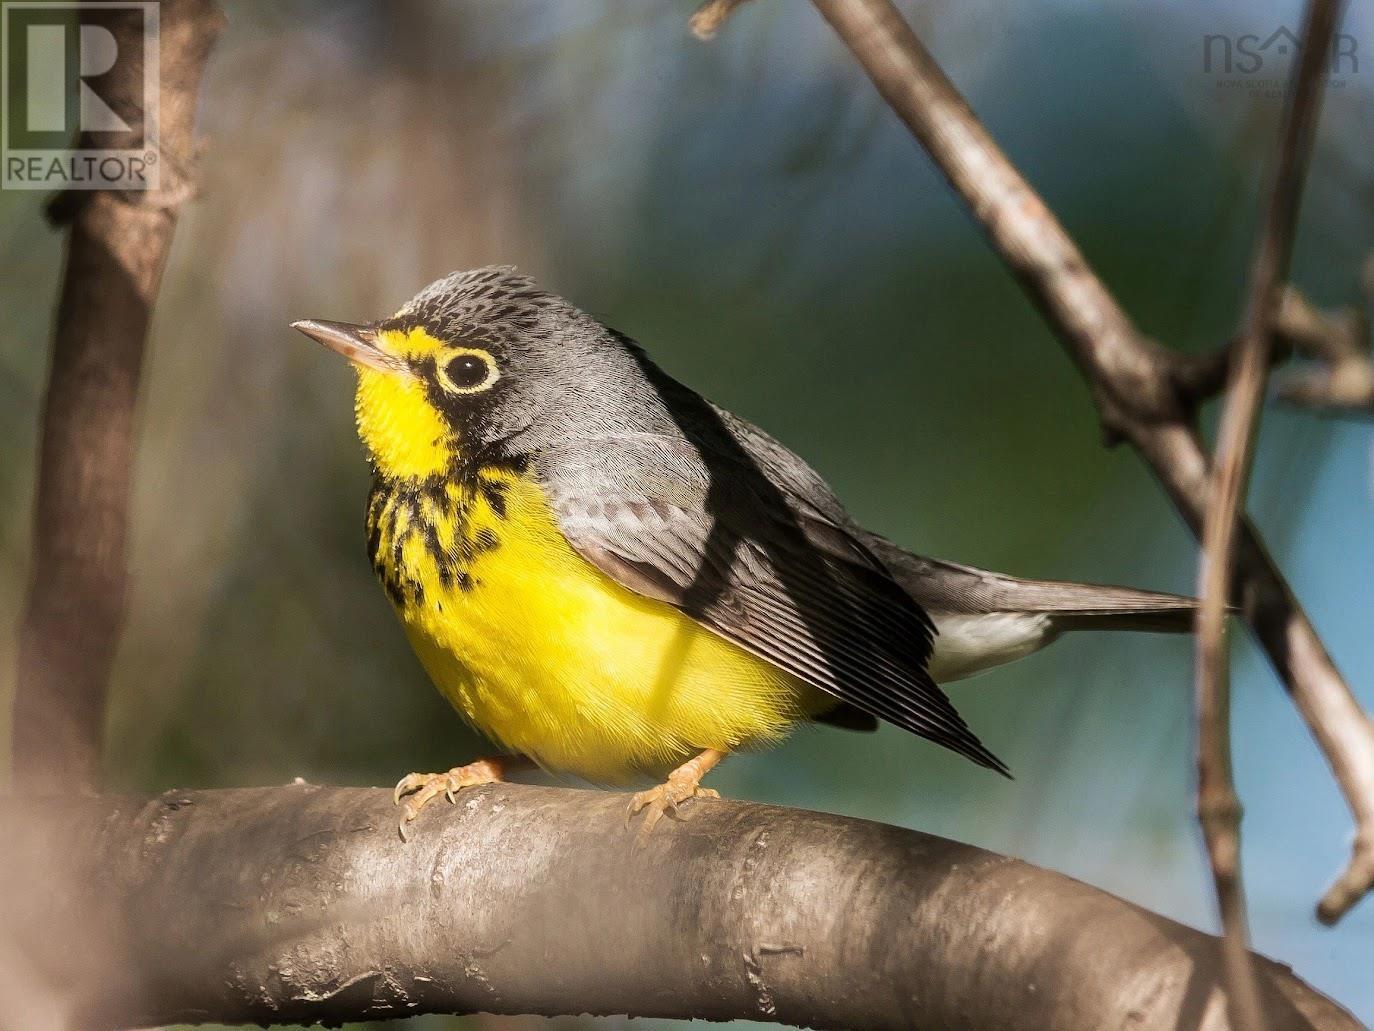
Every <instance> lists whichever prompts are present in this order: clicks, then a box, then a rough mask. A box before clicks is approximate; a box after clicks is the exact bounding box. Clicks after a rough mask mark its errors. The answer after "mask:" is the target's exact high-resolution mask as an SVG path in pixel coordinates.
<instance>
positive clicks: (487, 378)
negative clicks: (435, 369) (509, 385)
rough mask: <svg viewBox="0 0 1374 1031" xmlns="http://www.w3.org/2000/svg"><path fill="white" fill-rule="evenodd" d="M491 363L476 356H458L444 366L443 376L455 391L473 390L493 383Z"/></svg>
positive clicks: (493, 370) (493, 376)
mask: <svg viewBox="0 0 1374 1031" xmlns="http://www.w3.org/2000/svg"><path fill="white" fill-rule="evenodd" d="M495 371H496V370H495V369H493V368H492V366H491V363H490V362H489V361H488V360H487V359H486V358H483V357H482V356H481V355H476V354H460V355H459V356H458V357H457V358H454V359H452V360H450V361H449V363H448V364H447V365H445V366H444V375H445V376H446V377H448V381H449V382H450V383H451V384H453V386H454V388H455V389H457V390H475V389H477V388H478V387H484V386H490V385H491V383H493V382H495V379H496V377H495V375H493V374H494V372H495Z"/></svg>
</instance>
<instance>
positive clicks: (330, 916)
mask: <svg viewBox="0 0 1374 1031" xmlns="http://www.w3.org/2000/svg"><path fill="white" fill-rule="evenodd" d="M685 816H686V818H685V819H684V820H682V821H680V822H677V821H675V822H670V823H666V824H665V825H663V826H662V827H661V828H660V829H659V830H658V831H656V832H655V833H654V835H653V837H652V838H651V839H650V841H649V843H648V844H647V846H646V847H644V848H636V847H635V846H634V844H633V842H634V834H633V830H632V829H630V828H627V827H626V825H625V796H624V795H619V794H610V793H606V792H594V791H572V790H568V789H557V788H541V787H529V786H521V785H493V786H490V787H484V788H475V789H468V790H465V791H464V792H463V793H462V794H460V795H459V796H458V802H457V805H456V806H454V807H452V808H450V807H447V806H441V807H439V808H436V809H433V810H430V811H427V812H426V813H425V814H424V816H423V817H422V818H421V819H420V821H419V822H418V823H417V825H416V828H415V833H414V835H413V836H412V839H411V841H410V843H409V844H403V843H402V842H401V841H400V840H398V838H397V836H396V831H395V824H396V817H395V809H394V807H393V805H392V802H391V798H390V794H389V792H387V791H384V790H380V789H357V788H320V787H312V786H309V785H297V786H289V787H283V788H260V789H248V790H234V791H200V792H169V793H167V794H164V795H162V796H160V797H158V798H151V799H149V798H84V799H47V800H42V801H39V800H19V799H5V800H0V836H3V838H4V840H5V841H6V842H7V847H6V849H5V850H3V851H2V852H0V886H3V887H0V955H7V956H11V957H21V958H22V960H23V963H24V965H23V966H20V967H15V966H13V965H12V964H10V963H9V962H7V963H5V964H0V970H3V971H5V972H6V973H5V975H4V976H7V977H9V978H10V979H11V980H12V982H13V983H12V984H11V985H9V986H8V989H9V990H7V991H3V992H0V1025H4V1026H7V1027H8V1026H23V1027H25V1028H30V1029H33V1031H49V1029H55V1028H59V1027H68V1026H112V1025H113V1026H132V1025H145V1024H164V1023H175V1022H178V1021H209V1020H213V1021H218V1022H229V1023H237V1022H261V1023H264V1024H265V1023H278V1022H300V1023H312V1022H314V1021H324V1022H325V1023H334V1022H339V1021H344V1020H363V1019H374V1018H382V1017H394V1016H409V1015H413V1014H418V1013H427V1012H445V1013H448V1012H459V1013H466V1012H474V1011H489V1012H496V1013H543V1014H556V1013H577V1012H584V1011H585V1012H589V1013H598V1014H612V1013H632V1014H639V1015H655V1016H665V1017H705V1018H709V1019H717V1020H724V1019H732V1018H752V1019H763V1020H771V1021H781V1022H787V1023H795V1024H805V1025H810V1026H815V1027H841V1026H844V1027H866V1028H875V1029H877V1028H898V1027H917V1026H925V1027H1054V1028H1060V1029H1064V1031H1073V1029H1075V1028H1084V1029H1093V1031H1096V1029H1098V1028H1103V1027H1124V1026H1128V1025H1129V1026H1130V1027H1133V1028H1141V1029H1148V1028H1161V1029H1162V1028H1171V1029H1172V1028H1177V1027H1209V1028H1216V1027H1222V1026H1224V1025H1225V1008H1224V1001H1223V993H1222V991H1221V971H1220V967H1219V964H1218V963H1217V958H1216V957H1217V949H1216V941H1215V939H1213V938H1211V937H1210V936H1208V935H1204V934H1202V933H1200V932H1197V931H1193V930H1191V929H1189V928H1186V927H1183V926H1182V925H1180V924H1177V923H1174V922H1173V921H1170V920H1167V919H1165V918H1163V917H1160V916H1156V915H1154V914H1151V913H1148V912H1146V911H1144V910H1142V909H1140V908H1138V907H1136V906H1133V905H1130V904H1129V903H1126V902H1123V901H1122V900H1120V899H1118V898H1115V897H1113V896H1111V895H1108V894H1106V893H1105V892H1102V891H1099V890H1097V889H1095V888H1091V887H1089V886H1087V885H1085V884H1082V883H1080V882H1078V881H1074V880H1072V879H1070V878H1067V877H1064V876H1061V875H1059V874H1054V873H1051V872H1048V871H1045V870H1041V869H1038V868H1036V867H1033V866H1029V865H1027V864H1025V863H1021V862H1019V861H1017V860H1014V859H1008V858H1005V857H1003V856H998V855H994V854H992V853H989V852H985V851H983V850H981V849H978V848H974V847H973V846H971V845H963V844H958V843H956V842H952V841H946V840H943V839H940V838H935V837H931V836H929V835H926V834H921V833H918V832H916V831H908V830H901V829H898V828H894V827H887V826H883V825H881V824H874V823H868V822H865V821H862V820H852V819H847V818H844V817H839V816H830V815H824V814H820V813H810V812H804V811H796V810H787V809H778V808H775V807H771V806H762V805H754V804H744V803H736V802H723V801H702V802H697V803H693V804H692V806H691V807H690V808H689V809H687V810H686V811H685ZM76 957H79V960H78V959H76ZM1256 963H1257V968H1258V972H1259V975H1260V987H1261V991H1262V993H1263V998H1264V1004H1265V1006H1266V1008H1267V1009H1268V1011H1269V1013H1270V1015H1271V1019H1272V1021H1273V1024H1274V1026H1276V1027H1280V1028H1285V1029H1286V1028H1324V1029H1327V1028H1330V1029H1335V1028H1342V1029H1343V1028H1355V1027H1358V1023H1357V1022H1356V1021H1355V1020H1354V1019H1353V1018H1352V1017H1351V1016H1350V1015H1349V1014H1348V1013H1346V1012H1345V1011H1344V1010H1342V1009H1341V1008H1340V1007H1339V1006H1337V1005H1336V1004H1335V1003H1333V1002H1331V1001H1330V1000H1329V999H1327V998H1325V997H1324V996H1322V995H1321V994H1319V993H1317V992H1315V991H1314V990H1313V989H1311V988H1310V987H1308V986H1307V985H1305V984H1304V983H1303V982H1302V981H1300V980H1299V979H1298V978H1296V977H1295V976H1294V975H1293V974H1292V972H1291V971H1289V970H1288V969H1287V968H1285V967H1282V966H1280V965H1279V964H1276V963H1273V962H1270V961H1268V960H1263V959H1257V960H1256ZM0 979H3V978H0ZM19 988H22V989H23V990H22V991H17V990H16V989H19ZM6 1008H8V1009H6ZM35 1015H40V1016H41V1015H49V1016H50V1020H51V1022H50V1023H47V1024H46V1025H45V1024H44V1023H43V1022H42V1020H41V1019H37V1018H35ZM21 1017H22V1018H23V1019H19V1018H21Z"/></svg>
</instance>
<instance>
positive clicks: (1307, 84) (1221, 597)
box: [1196, 0, 1340, 1031]
mask: <svg viewBox="0 0 1374 1031" xmlns="http://www.w3.org/2000/svg"><path fill="white" fill-rule="evenodd" d="M1339 7H1340V5H1339V4H1338V3H1337V2H1336V0H1311V2H1310V3H1309V4H1308V7H1307V18H1306V21H1305V24H1304V26H1303V36H1302V50H1301V57H1300V60H1299V62H1298V65H1297V67H1296V69H1295V72H1294V88H1293V90H1292V92H1291V93H1290V95H1289V102H1288V104H1287V105H1286V106H1285V109H1284V120H1283V129H1282V131H1281V133H1280V141H1279V161H1278V168H1277V171H1276V172H1275V175H1274V187H1273V190H1272V191H1271V193H1270V197H1269V206H1268V210H1267V212H1266V215H1265V219H1264V231H1263V233H1262V234H1261V236H1260V242H1259V246H1258V248H1257V249H1256V255H1255V262H1254V269H1253V272H1252V273H1251V279H1250V295H1249V300H1248V302H1247V306H1246V311H1245V318H1244V324H1243V328H1242V330H1241V335H1240V340H1239V341H1238V342H1237V345H1236V347H1235V349H1234V351H1233V358H1232V362H1231V373H1230V383H1229V386H1228V388H1227V391H1226V401H1225V405H1224V407H1223V409H1222V414H1221V427H1220V429H1219V431H1218V434H1217V445H1216V459H1215V461H1214V462H1213V469H1214V473H1213V489H1212V492H1211V498H1210V501H1209V503H1208V505H1207V511H1206V514H1205V517H1204V519H1203V534H1202V549H1201V553H1200V554H1199V557H1198V566H1199V569H1198V593H1199V595H1200V597H1201V602H1200V604H1199V606H1198V617H1197V662H1196V684H1197V687H1196V692H1197V717H1198V746H1197V748H1198V754H1197V769H1198V783H1197V809H1198V820H1199V822H1200V823H1201V826H1202V835H1203V839H1204V840H1205V842H1206V844H1207V856H1208V859H1209V861H1210V863H1211V867H1212V880H1213V883H1214V885H1215V888H1216V898H1217V908H1218V910H1219V912H1220V916H1221V925H1222V928H1223V931H1224V938H1223V941H1222V947H1223V950H1224V954H1225V961H1226V970H1227V979H1228V984H1229V987H1230V992H1231V1006H1232V1014H1233V1019H1234V1021H1235V1023H1236V1024H1237V1025H1238V1026H1240V1027H1244V1028H1249V1029H1253V1031H1259V1029H1261V1028H1263V1027H1265V1019H1264V1013H1263V1011H1262V1009H1261V1008H1260V1004H1259V990H1258V988H1257V986H1256V984H1255V977H1254V971H1253V970H1252V969H1251V966H1250V961H1249V956H1248V954H1247V953H1246V940H1247V937H1248V934H1249V932H1248V930H1247V926H1246V925H1247V921H1246V914H1245V888H1244V880H1243V878H1242V876H1241V868H1240V818H1241V807H1240V800H1239V799H1238V798H1237V796H1236V789H1235V783H1234V781H1233V779H1232V776H1231V738H1230V722H1231V680H1230V670H1229V668H1228V662H1227V659H1228V657H1229V655H1228V652H1227V649H1226V617H1227V603H1228V601H1229V599H1230V594H1231V584H1232V571H1233V556H1234V548H1235V537H1236V532H1237V529H1238V526H1239V523H1240V510H1241V506H1242V503H1243V500H1244V498H1245V490H1246V484H1247V483H1248V482H1249V478H1250V466H1251V463H1252V461H1253V456H1254V441H1255V433H1256V431H1257V430H1258V428H1259V415H1260V404H1261V402H1262V401H1263V400H1264V392H1265V385H1266V383H1267V382H1268V379H1269V363H1270V351H1271V337H1272V336H1273V332H1274V326H1275V324H1276V322H1277V313H1278V309H1279V307H1280V300H1281V296H1282V289H1283V284H1284V281H1285V280H1286V279H1287V278H1288V266H1289V262H1290V259H1291V257H1292V252H1293V238H1294V237H1295V236H1296V234H1297V228H1298V209H1299V206H1300V203H1301V199H1302V188H1303V183H1304V181H1305V180H1306V177H1307V165H1308V161H1309V159H1310V157H1311V152H1312V139H1313V136H1314V135H1315V134H1316V127H1317V116H1318V113H1319V111H1320V110H1321V96H1322V90H1323V87H1324V83H1323V79H1324V78H1325V75H1326V57H1327V53H1328V52H1329V51H1330V48H1331V41H1332V39H1333V38H1334V37H1335V35H1336V18H1337V13H1338V10H1339Z"/></svg>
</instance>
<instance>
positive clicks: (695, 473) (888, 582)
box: [538, 427, 1006, 773]
mask: <svg viewBox="0 0 1374 1031" xmlns="http://www.w3.org/2000/svg"><path fill="white" fill-rule="evenodd" d="M732 428H733V427H732ZM701 436H702V437H703V438H704V440H705V444H704V445H703V440H702V439H696V440H688V439H682V438H678V437H675V436H673V435H668V434H663V435H653V434H632V435H625V436H619V437H616V438H614V439H608V440H603V441H581V442H579V444H578V446H576V447H575V448H568V449H566V450H563V451H562V452H561V453H553V454H549V455H547V456H545V458H544V459H541V460H540V461H539V462H538V468H539V471H540V477H541V481H542V482H543V483H544V486H545V489H546V490H547V491H548V494H549V499H550V503H551V505H552V506H553V509H554V512H555V513H556V515H557V518H558V521H559V525H560V528H561V529H562V531H563V534H564V536H565V537H566V538H567V540H568V542H569V543H570V544H571V545H572V547H573V548H574V549H575V550H576V551H577V552H578V553H579V554H581V555H582V556H583V557H584V558H586V559H587V560H588V561H590V562H592V563H593V564H594V565H596V566H597V567H598V568H599V569H601V570H602V571H603V572H605V573H607V574H608V575H609V576H611V577H612V578H614V579H615V580H616V581H618V582H619V583H621V584H623V585H624V586H626V587H628V588H629V589H630V590H633V591H636V592H637V593H639V594H642V595H645V596H647V597H651V598H655V599H657V600H659V601H663V602H666V603H668V604H670V605H673V606H675V607H677V608H679V609H681V610H682V611H683V612H684V613H686V614H688V615H689V616H691V617H692V618H693V619H695V620H697V621H698V622H699V623H701V624H702V625H704V626H706V627H707V628H709V629H711V630H713V631H714V632H716V633H718V634H720V635H721V636H722V637H724V638H726V639H727V640H730V641H732V642H734V643H735V644H738V645H739V646H740V647H742V648H744V649H746V650H748V651H750V652H752V653H753V654H755V655H757V656H759V657H761V658H763V659H766V660H767V661H769V662H771V663H773V664H774V665H776V666H778V667H779V668H781V669H783V670H785V671H787V672H788V673H791V674H792V675H793V676H795V677H797V678H798V679H800V680H803V681H805V682H807V683H809V684H811V685H813V686H815V687H817V688H819V689H820V690H822V691H825V692H827V693H829V694H831V695H833V696H835V698H836V699H838V700H839V701H840V702H842V703H846V704H847V705H848V706H851V707H853V708H855V709H859V710H862V712H864V713H868V714H870V715H872V716H877V717H880V718H882V719H885V720H887V721H889V722H891V723H895V724H896V725H897V726H899V727H902V728H904V729H906V730H909V731H911V732H913V733H915V734H919V735H920V736H922V737H925V738H929V739H930V740H933V741H936V742H938V743H940V744H942V745H945V746H946V747H948V748H951V749H953V750H954V751H957V752H960V753H961V754H963V755H965V756H967V757H968V758H970V759H972V760H973V761H974V762H977V763H979V764H981V765H984V766H988V767H991V768H992V769H995V770H998V771H1000V772H1003V773H1005V772H1006V767H1005V766H1003V764H1002V763H1001V762H1000V760H998V759H997V758H996V756H994V755H993V754H992V753H991V752H989V751H988V750H987V749H986V748H985V747H984V746H983V745H982V744H981V743H980V742H979V741H978V739H977V738H976V737H975V736H974V735H973V733H972V732H971V731H970V730H969V728H968V726H967V725H966V724H965V723H964V721H963V719H962V718H961V717H960V716H959V714H958V713H957V712H956V711H955V709H954V707H953V705H951V704H950V702H949V699H948V698H946V697H945V695H944V693H943V692H942V691H941V690H940V689H939V688H938V687H937V686H936V685H935V684H934V682H933V681H932V680H931V679H930V676H929V674H928V673H927V672H926V664H927V662H928V660H929V657H930V651H931V641H932V637H933V634H934V627H933V625H932V623H931V621H930V618H929V617H928V616H927V615H926V613H925V612H924V611H923V610H922V609H921V607H920V606H919V605H917V604H916V603H915V602H914V601H913V600H912V599H911V597H910V595H908V594H907V593H906V591H905V590H903V589H902V587H901V586H900V585H899V584H898V583H897V582H896V581H895V580H893V579H892V576H891V575H890V574H889V573H888V572H887V570H886V568H885V567H884V566H883V565H882V564H881V563H880V562H879V561H878V560H877V559H876V558H875V557H873V555H872V553H871V552H870V551H869V550H868V548H867V546H866V545H865V544H864V543H863V542H862V541H860V540H859V539H858V538H857V537H856V536H855V535H854V534H853V533H852V532H851V531H849V530H848V529H847V527H845V526H844V525H842V524H841V523H840V522H839V521H837V519H836V518H835V515H834V512H832V511H826V504H827V499H828V497H829V495H828V491H827V492H826V493H825V496H824V497H822V499H821V503H820V504H816V503H814V501H813V499H812V498H811V497H802V498H798V497H796V496H795V490H794V489H788V488H789V487H794V485H793V484H792V483H789V482H788V477H787V476H778V475H775V474H774V471H773V470H772V469H769V468H766V467H765V466H764V463H765V462H769V461H775V460H776V456H775V454H770V453H765V454H759V453H757V452H756V451H754V449H746V448H744V447H740V446H739V445H738V444H737V443H736V442H734V441H731V442H729V443H724V444H722V443H720V442H719V441H718V440H713V439H712V438H711V437H710V436H709V435H706V434H702V435H701ZM732 444H733V445H734V446H735V447H736V448H737V450H736V451H733V452H732V451H731V450H730V448H731V445H732ZM713 445H714V446H713ZM703 447H705V450H706V451H707V452H708V453H707V454H705V456H704V460H703V452H702V449H703ZM773 447H775V448H776V447H780V446H779V445H773ZM782 453H783V454H788V455H790V452H782ZM791 461H792V462H794V463H800V460H799V459H796V458H795V457H793V458H792V459H791ZM803 468H804V467H803ZM811 475H812V476H814V474H811ZM794 479H795V477H794ZM817 479H819V478H817ZM822 486H823V485H822ZM840 514H841V516H842V512H841V513H840ZM838 708H839V707H838V706H837V709H838Z"/></svg>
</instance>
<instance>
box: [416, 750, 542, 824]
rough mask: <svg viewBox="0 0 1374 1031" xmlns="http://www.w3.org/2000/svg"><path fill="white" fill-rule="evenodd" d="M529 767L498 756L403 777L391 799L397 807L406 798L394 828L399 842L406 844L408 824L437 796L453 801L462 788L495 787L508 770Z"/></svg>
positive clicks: (522, 762)
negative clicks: (440, 770)
mask: <svg viewBox="0 0 1374 1031" xmlns="http://www.w3.org/2000/svg"><path fill="white" fill-rule="evenodd" d="M526 765H528V763H527V761H526V760H524V759H522V758H520V757H518V756H500V757H498V758H495V759H478V760H477V761H476V762H473V763H468V764H467V765H466V766H455V767H454V768H453V769H451V770H449V771H448V772H447V773H411V774H407V775H406V776H404V777H402V778H401V780H400V782H399V783H398V784H397V785H396V791H395V793H394V794H393V796H392V797H393V798H394V800H395V802H396V804H397V805H400V804H401V799H403V798H406V796H407V795H409V796H410V797H409V798H406V804H405V808H404V809H402V810H401V822H400V823H399V824H398V825H397V828H396V829H397V830H398V831H399V832H400V835H401V840H402V841H409V840H410V835H409V832H408V830H407V827H408V825H409V824H410V823H411V822H412V821H413V820H414V819H415V817H417V816H419V815H420V810H422V809H424V807H425V806H427V805H429V803H430V802H432V801H434V800H435V799H436V798H438V797H439V796H440V795H443V796H444V797H445V798H447V799H448V800H449V803H450V804H452V803H453V802H454V795H455V794H456V793H457V792H459V791H461V790H462V789H463V788H475V787H477V786H478V785H480V784H497V783H500V782H501V781H503V780H505V779H506V774H507V773H509V772H510V771H511V770H514V769H519V768H520V767H522V766H526Z"/></svg>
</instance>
